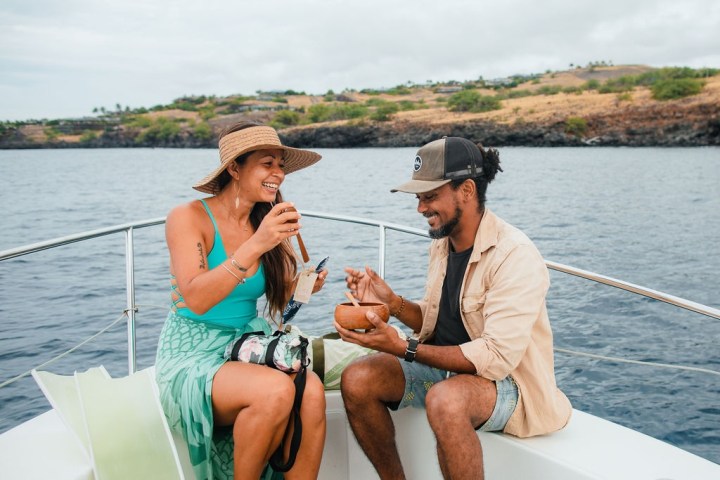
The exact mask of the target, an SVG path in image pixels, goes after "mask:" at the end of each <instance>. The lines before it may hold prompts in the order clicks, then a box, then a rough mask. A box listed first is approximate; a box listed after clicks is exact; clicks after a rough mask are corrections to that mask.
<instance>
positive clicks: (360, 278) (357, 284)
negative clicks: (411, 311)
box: [345, 266, 396, 305]
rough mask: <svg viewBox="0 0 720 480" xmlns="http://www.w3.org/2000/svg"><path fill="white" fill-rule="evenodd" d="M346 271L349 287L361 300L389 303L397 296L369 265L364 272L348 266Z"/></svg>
mask: <svg viewBox="0 0 720 480" xmlns="http://www.w3.org/2000/svg"><path fill="white" fill-rule="evenodd" d="M345 273H347V277H345V282H346V284H347V287H348V289H350V292H351V293H352V294H353V296H354V297H355V298H357V299H358V300H359V301H361V302H376V303H378V302H379V303H384V304H387V305H389V304H390V303H391V301H392V300H393V299H394V298H395V296H396V295H395V293H394V292H393V291H392V288H390V286H389V285H388V284H387V283H385V280H383V279H382V278H380V275H378V274H377V273H375V271H374V270H373V269H371V268H370V267H368V266H366V267H365V271H364V272H362V271H360V270H354V269H352V268H350V267H346V268H345Z"/></svg>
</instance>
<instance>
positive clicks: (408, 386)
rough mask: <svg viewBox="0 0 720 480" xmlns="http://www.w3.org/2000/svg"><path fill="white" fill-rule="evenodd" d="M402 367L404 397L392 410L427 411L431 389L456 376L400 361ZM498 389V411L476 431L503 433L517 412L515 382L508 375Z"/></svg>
mask: <svg viewBox="0 0 720 480" xmlns="http://www.w3.org/2000/svg"><path fill="white" fill-rule="evenodd" d="M400 365H401V366H402V369H403V373H404V374H405V394H404V395H403V398H402V400H400V402H399V403H397V404H395V405H390V408H391V409H392V410H399V409H401V408H405V407H415V408H425V396H426V395H427V392H428V391H429V390H430V387H432V386H433V385H435V384H436V383H438V382H442V381H443V380H445V379H447V378H450V377H452V376H455V375H457V373H455V372H448V371H447V370H440V369H438V368H434V367H429V366H427V365H423V364H422V363H417V362H412V363H410V362H405V361H402V360H400ZM495 388H496V389H497V400H496V401H495V408H494V409H493V412H492V414H491V415H490V418H488V419H487V421H486V422H485V423H483V424H482V425H481V426H480V427H479V428H477V429H476V430H480V431H482V432H497V431H501V430H502V429H504V428H505V424H507V422H508V420H509V419H510V416H511V415H512V414H513V412H514V411H515V407H516V406H517V401H518V388H517V385H516V384H515V380H513V378H512V377H511V376H509V375H508V376H507V377H505V378H503V379H502V380H496V381H495Z"/></svg>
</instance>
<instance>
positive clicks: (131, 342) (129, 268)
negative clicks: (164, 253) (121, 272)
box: [125, 227, 137, 375]
mask: <svg viewBox="0 0 720 480" xmlns="http://www.w3.org/2000/svg"><path fill="white" fill-rule="evenodd" d="M134 259H135V255H134V252H133V227H129V228H128V229H127V230H125V282H126V283H125V288H126V290H125V292H126V301H127V308H126V310H125V313H126V314H127V317H128V318H127V342H128V374H129V375H132V374H133V373H135V371H136V369H137V366H136V358H135V312H137V307H135V261H134Z"/></svg>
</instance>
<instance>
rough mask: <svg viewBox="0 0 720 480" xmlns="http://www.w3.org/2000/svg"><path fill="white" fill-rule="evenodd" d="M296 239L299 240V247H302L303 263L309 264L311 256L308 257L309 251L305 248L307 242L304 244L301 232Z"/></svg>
mask: <svg viewBox="0 0 720 480" xmlns="http://www.w3.org/2000/svg"><path fill="white" fill-rule="evenodd" d="M295 237H296V238H297V242H298V246H299V247H300V254H302V259H303V262H305V263H308V262H309V261H310V255H308V253H307V249H306V248H305V242H303V239H302V237H301V236H300V232H298V234H297V235H295Z"/></svg>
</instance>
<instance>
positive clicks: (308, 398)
mask: <svg viewBox="0 0 720 480" xmlns="http://www.w3.org/2000/svg"><path fill="white" fill-rule="evenodd" d="M300 418H301V419H302V442H301V443H300V450H299V451H298V455H297V459H296V460H295V465H294V466H293V468H292V469H290V471H289V472H287V473H286V474H285V478H286V480H303V479H313V480H314V479H316V478H317V477H318V472H319V471H320V461H321V460H322V453H323V448H324V446H325V387H324V386H323V383H322V382H321V381H320V378H319V377H318V376H317V375H316V374H315V373H314V372H312V371H308V372H307V382H306V384H305V394H304V395H303V400H302V406H301V407H300ZM290 430H292V429H290ZM288 435H292V432H288ZM287 438H289V437H287ZM286 454H287V453H286Z"/></svg>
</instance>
